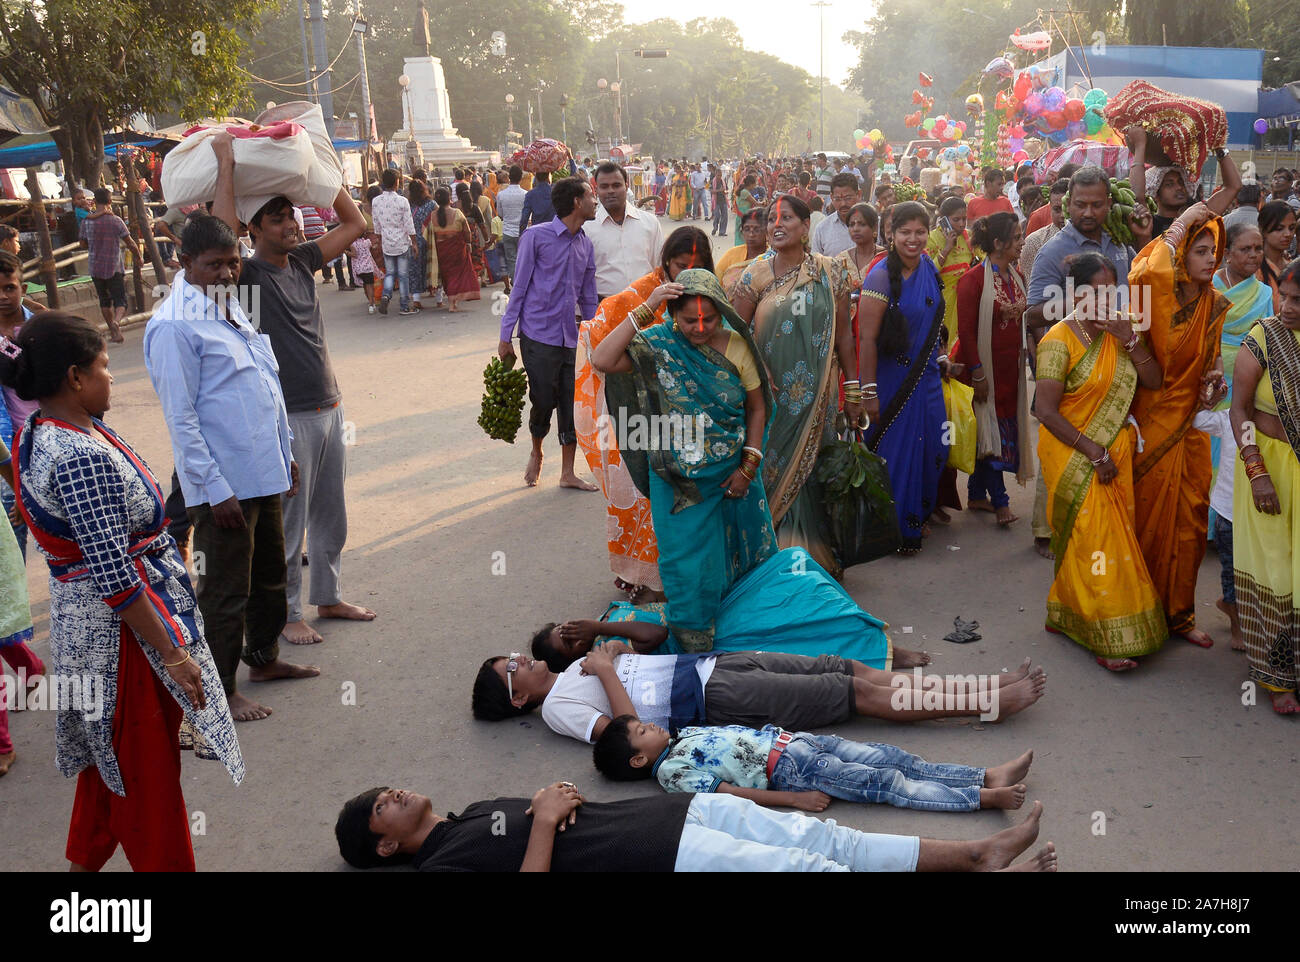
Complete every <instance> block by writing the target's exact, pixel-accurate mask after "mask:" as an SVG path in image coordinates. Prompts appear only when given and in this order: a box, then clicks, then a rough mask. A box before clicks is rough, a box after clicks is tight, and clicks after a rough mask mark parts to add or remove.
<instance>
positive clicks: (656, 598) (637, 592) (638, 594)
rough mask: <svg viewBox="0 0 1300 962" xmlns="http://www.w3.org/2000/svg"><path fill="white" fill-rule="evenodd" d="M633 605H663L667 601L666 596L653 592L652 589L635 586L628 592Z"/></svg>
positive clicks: (659, 592)
mask: <svg viewBox="0 0 1300 962" xmlns="http://www.w3.org/2000/svg"><path fill="white" fill-rule="evenodd" d="M628 597H629V598H631V600H632V604H634V605H650V604H655V603H663V602H665V601H667V600H668V596H667V595H666V594H664V593H663V592H662V591H655V589H653V588H647V587H646V586H645V585H637V586H636V587H635V588H633V589H632V590H631V591H629V592H628Z"/></svg>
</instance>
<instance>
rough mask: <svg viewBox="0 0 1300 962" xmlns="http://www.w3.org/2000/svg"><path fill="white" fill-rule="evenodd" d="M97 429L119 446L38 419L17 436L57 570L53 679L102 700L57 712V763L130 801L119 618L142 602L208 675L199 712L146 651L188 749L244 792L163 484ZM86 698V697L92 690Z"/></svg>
mask: <svg viewBox="0 0 1300 962" xmlns="http://www.w3.org/2000/svg"><path fill="white" fill-rule="evenodd" d="M96 424H97V425H98V426H99V427H100V429H101V430H102V431H103V432H104V436H105V437H107V438H110V439H112V440H114V441H116V444H117V445H118V446H111V445H110V444H109V443H102V442H101V441H99V440H96V439H95V438H94V437H92V436H91V435H89V434H87V433H86V432H85V431H83V430H81V429H80V428H77V427H75V426H72V425H65V424H64V422H55V421H52V420H48V419H38V418H37V417H36V415H33V416H32V417H30V418H28V420H27V423H26V424H25V425H24V426H23V428H22V429H21V431H20V434H19V445H18V451H17V452H16V455H17V456H16V458H15V460H16V465H15V467H16V471H15V474H18V475H19V493H20V495H21V497H22V504H23V514H24V515H25V517H26V518H27V520H28V524H29V526H30V527H31V529H32V533H33V536H34V537H35V539H36V543H37V545H38V547H39V548H40V551H41V553H42V554H43V555H45V557H46V559H47V562H48V563H49V565H50V655H51V661H52V666H51V670H52V671H53V672H54V675H55V677H60V678H78V679H92V678H93V679H94V684H95V685H96V687H97V688H98V690H99V691H100V692H102V694H103V698H102V703H101V705H84V704H82V705H76V706H71V707H70V706H66V705H61V706H60V710H59V713H58V717H57V720H56V723H55V765H56V766H57V767H58V769H59V771H61V772H62V773H63V774H64V775H67V776H72V775H76V774H77V773H79V772H80V771H82V770H83V769H85V768H88V767H89V766H91V765H94V766H97V767H98V769H99V774H100V777H101V778H102V779H103V780H104V784H105V785H107V786H108V787H109V789H110V790H112V791H113V792H114V793H115V794H117V795H124V794H125V790H124V788H123V786H122V775H121V772H120V770H119V769H118V765H117V758H116V757H115V755H114V753H113V714H114V709H115V708H116V705H117V674H118V656H119V648H120V645H121V644H122V630H123V627H124V625H123V622H122V619H121V616H120V614H119V613H120V612H121V611H122V610H123V609H124V608H126V607H127V606H128V605H130V604H132V603H133V602H134V601H136V600H137V599H138V598H139V597H140V596H141V595H142V594H143V595H144V596H145V597H148V598H149V599H150V601H151V603H152V604H153V607H154V610H155V612H157V614H158V615H159V617H160V620H161V621H162V623H163V626H164V628H165V629H166V630H167V632H168V634H169V635H170V636H171V637H172V641H173V644H176V645H177V646H178V647H179V646H185V647H186V649H187V650H188V651H189V653H190V656H191V657H192V658H193V659H194V661H195V662H196V663H197V664H198V666H199V669H200V671H201V672H202V681H203V691H204V693H205V695H206V696H207V707H206V708H205V709H203V710H202V711H196V710H194V708H193V707H191V706H190V704H189V700H188V698H187V697H186V696H185V694H184V693H183V692H182V690H181V688H180V686H179V685H177V684H176V682H175V681H173V680H172V678H171V676H170V675H169V674H168V672H167V671H166V669H164V668H163V667H162V657H161V655H160V654H159V653H158V651H157V650H156V649H155V648H153V646H152V645H148V644H145V643H144V642H137V643H138V644H139V645H140V648H141V650H142V651H143V652H144V654H145V656H146V657H147V658H148V659H149V663H150V665H151V666H152V667H153V670H154V674H155V675H157V676H158V678H159V679H161V681H162V683H163V684H164V685H165V686H166V688H167V690H168V691H169V692H170V693H171V695H172V697H173V698H175V699H176V702H177V704H178V705H180V706H181V708H182V709H183V711H184V713H185V719H184V721H183V722H182V723H181V744H182V746H185V747H190V746H192V747H193V749H194V751H195V753H196V754H198V755H200V756H201V757H207V758H218V759H220V760H221V761H222V762H223V763H224V764H225V766H226V768H227V770H228V771H229V772H230V774H231V775H232V776H233V778H234V779H235V782H236V783H238V782H240V781H242V780H243V777H244V760H243V757H242V755H241V754H240V751H239V742H238V739H237V738H236V737H235V728H234V722H233V721H232V719H231V717H230V709H229V707H228V706H227V704H226V696H225V692H224V690H223V689H222V686H221V679H220V677H219V676H218V674H217V670H216V666H215V664H214V663H213V661H212V655H211V653H210V652H209V650H208V646H207V643H206V642H205V641H204V640H203V621H202V616H201V615H200V614H199V610H198V605H197V603H196V601H195V598H194V589H193V588H192V587H191V585H190V579H189V575H188V573H187V572H186V570H185V565H184V564H183V563H182V562H181V557H180V553H179V552H178V551H177V550H176V542H175V541H174V540H173V539H172V536H171V535H170V534H168V533H167V532H166V530H165V527H164V525H165V521H164V515H163V508H162V493H161V491H160V490H159V489H158V482H157V481H156V480H155V479H154V477H153V475H152V473H150V471H149V468H148V466H147V465H145V463H144V461H142V460H140V458H139V456H138V455H136V454H135V452H134V451H132V450H131V448H130V447H129V446H127V445H126V443H125V442H124V441H122V440H121V439H120V438H117V435H116V434H114V433H113V432H112V431H110V430H109V429H108V428H107V427H104V426H103V425H100V424H99V422H96ZM82 690H83V691H86V690H88V689H87V688H86V684H85V683H84V682H83V684H82ZM101 708H102V711H100V710H99V709H101ZM96 715H98V717H97V718H94V717H92V716H96Z"/></svg>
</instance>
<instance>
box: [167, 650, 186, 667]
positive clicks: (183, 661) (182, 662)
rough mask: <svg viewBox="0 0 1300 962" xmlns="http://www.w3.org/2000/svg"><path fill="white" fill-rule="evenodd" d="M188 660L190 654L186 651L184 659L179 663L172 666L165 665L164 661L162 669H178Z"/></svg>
mask: <svg viewBox="0 0 1300 962" xmlns="http://www.w3.org/2000/svg"><path fill="white" fill-rule="evenodd" d="M189 660H190V653H189V652H188V651H187V652H185V657H184V658H182V659H181V660H180V661H178V662H176V663H175V664H174V665H169V664H167V662H165V661H164V662H163V667H164V668H179V667H180V666H181V665H183V664H185V663H186V662H187V661H189Z"/></svg>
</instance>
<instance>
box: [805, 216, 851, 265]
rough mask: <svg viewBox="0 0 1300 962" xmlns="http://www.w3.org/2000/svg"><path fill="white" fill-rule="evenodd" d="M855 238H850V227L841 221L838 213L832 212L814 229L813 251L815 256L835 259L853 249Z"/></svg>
mask: <svg viewBox="0 0 1300 962" xmlns="http://www.w3.org/2000/svg"><path fill="white" fill-rule="evenodd" d="M853 246H854V244H853V238H852V237H850V236H849V226H848V225H847V224H846V223H844V221H842V220H840V215H839V212H838V211H831V212H830V213H828V214H827V215H826V219H825V220H823V221H822V222H821V223H820V224H818V225H817V226H816V227H815V228H813V232H812V249H813V253H814V254H825V255H826V256H827V257H834V256H835V255H836V254H843V253H844V252H845V251H846V250H849V249H850V248H851V247H853Z"/></svg>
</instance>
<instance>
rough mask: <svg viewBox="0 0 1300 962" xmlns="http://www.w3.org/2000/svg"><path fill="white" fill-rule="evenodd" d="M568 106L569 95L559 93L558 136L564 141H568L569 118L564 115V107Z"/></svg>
mask: <svg viewBox="0 0 1300 962" xmlns="http://www.w3.org/2000/svg"><path fill="white" fill-rule="evenodd" d="M568 106H569V95H568V94H560V136H561V137H563V138H564V143H565V144H566V145H567V144H568V143H569V118H568V117H567V116H566V115H565V109H566V108H567V107H568Z"/></svg>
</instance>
